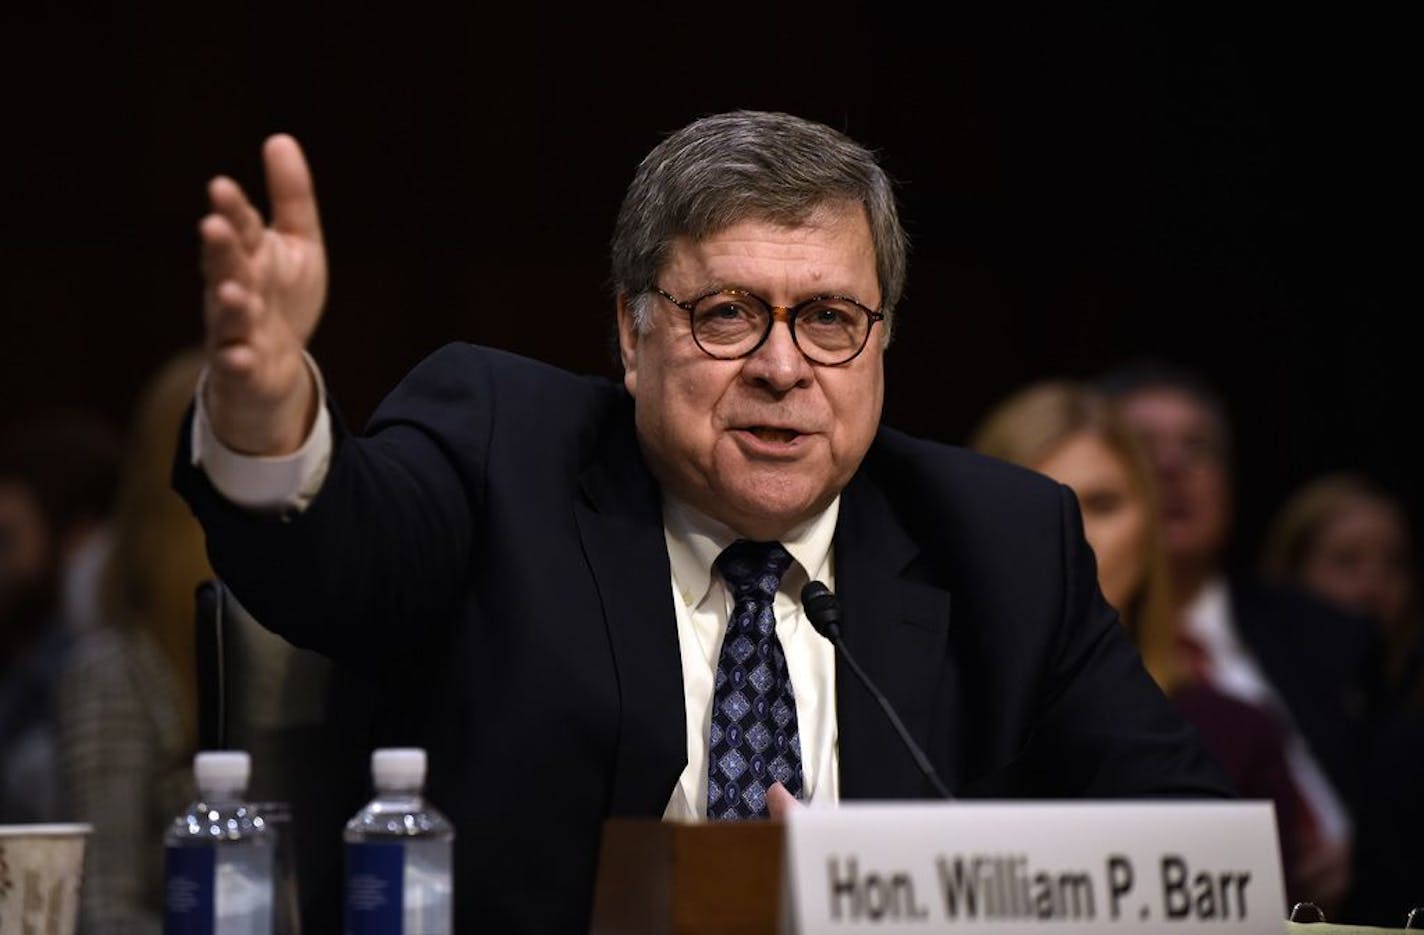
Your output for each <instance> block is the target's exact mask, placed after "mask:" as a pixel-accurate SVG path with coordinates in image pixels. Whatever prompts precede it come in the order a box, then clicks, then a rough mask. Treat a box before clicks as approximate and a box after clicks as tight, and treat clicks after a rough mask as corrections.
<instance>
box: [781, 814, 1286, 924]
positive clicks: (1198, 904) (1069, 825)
mask: <svg viewBox="0 0 1424 935" xmlns="http://www.w3.org/2000/svg"><path fill="white" fill-rule="evenodd" d="M786 843H787V852H786V868H787V887H788V888H787V899H786V901H785V902H784V903H783V908H784V909H786V910H787V912H786V920H785V922H786V930H787V931H788V932H791V933H805V935H810V933H820V932H847V933H849V932H883V931H901V930H905V931H918V932H933V931H953V932H966V933H970V932H994V933H1010V932H1031V933H1043V932H1049V931H1051V932H1065V933H1066V932H1103V931H1120V932H1199V931H1211V932H1221V933H1225V932H1231V933H1238V932H1240V933H1244V932H1252V933H1254V932H1260V933H1270V935H1281V932H1283V931H1284V930H1285V927H1286V925H1285V920H1286V915H1287V911H1288V910H1287V908H1286V903H1285V891H1284V888H1283V886H1282V884H1281V859H1280V848H1279V846H1278V840H1277V837H1276V818H1275V812H1274V810H1273V809H1272V807H1271V804H1270V803H1269V802H1242V801H1233V802H1197V801H1192V802H1180V801H1173V802H1161V803H1158V802H1075V803H1067V802H963V801H961V802H943V803H939V802H936V803H930V804H925V803H915V804H892V803H884V804H881V803H865V802H860V803H842V804H841V805H840V806H839V807H834V808H816V807H809V808H800V809H796V810H795V811H794V813H793V814H792V816H791V817H790V819H789V820H788V822H787V839H786Z"/></svg>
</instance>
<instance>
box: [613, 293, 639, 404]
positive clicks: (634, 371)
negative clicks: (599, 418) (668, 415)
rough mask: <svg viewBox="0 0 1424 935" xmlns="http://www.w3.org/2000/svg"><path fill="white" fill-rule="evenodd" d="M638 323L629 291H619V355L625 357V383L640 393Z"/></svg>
mask: <svg viewBox="0 0 1424 935" xmlns="http://www.w3.org/2000/svg"><path fill="white" fill-rule="evenodd" d="M639 337H640V335H639V334H638V325H637V323H636V322H635V321H634V320H633V308H632V302H631V301H630V300H629V298H628V293H626V292H620V293H618V355H619V356H620V357H622V358H623V385H624V386H625V387H627V389H628V392H629V393H630V394H631V395H633V396H637V395H638V338H639Z"/></svg>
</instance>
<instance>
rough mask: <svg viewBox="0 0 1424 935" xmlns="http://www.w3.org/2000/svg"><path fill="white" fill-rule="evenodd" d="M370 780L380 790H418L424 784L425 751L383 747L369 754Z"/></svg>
mask: <svg viewBox="0 0 1424 935" xmlns="http://www.w3.org/2000/svg"><path fill="white" fill-rule="evenodd" d="M371 781H372V782H373V783H375V786H376V789H377V790H378V791H381V792H410V791H419V790H420V789H421V787H422V786H424V785H425V751H424V750H422V749H420V748H419V747H385V748H383V749H380V750H377V751H375V752H374V753H372V754H371Z"/></svg>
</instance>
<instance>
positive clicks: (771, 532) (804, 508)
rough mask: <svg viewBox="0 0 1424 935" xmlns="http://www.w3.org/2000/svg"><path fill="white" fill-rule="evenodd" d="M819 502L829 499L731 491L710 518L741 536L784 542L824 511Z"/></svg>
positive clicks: (716, 506) (721, 499)
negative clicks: (782, 540)
mask: <svg viewBox="0 0 1424 935" xmlns="http://www.w3.org/2000/svg"><path fill="white" fill-rule="evenodd" d="M822 500H825V501H826V502H829V500H830V498H829V497H816V496H814V495H812V494H811V493H810V492H800V493H796V494H792V493H791V492H790V491H784V492H779V495H777V496H766V495H765V492H764V491H762V492H756V491H749V492H743V491H731V492H728V493H727V494H726V495H724V496H722V497H721V498H719V499H718V500H717V501H716V503H715V504H714V509H715V510H716V512H715V513H713V514H712V518H713V519H716V520H717V521H718V522H721V523H723V524H724V525H727V526H729V527H731V528H732V530H733V531H735V532H736V533H737V534H738V535H740V536H745V537H747V538H749V539H756V540H759V541H770V540H775V539H781V538H783V537H784V536H785V535H786V534H787V533H788V532H790V531H791V530H792V529H795V528H796V527H797V526H799V525H801V524H802V523H805V522H806V521H807V520H809V519H811V518H812V517H814V516H815V515H816V514H817V513H819V512H820V511H821V510H822V509H824V504H823V503H822Z"/></svg>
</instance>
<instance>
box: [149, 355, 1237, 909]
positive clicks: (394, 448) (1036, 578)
mask: <svg viewBox="0 0 1424 935" xmlns="http://www.w3.org/2000/svg"><path fill="white" fill-rule="evenodd" d="M183 438H184V439H186V438H187V435H186V434H184V436H183ZM187 462H188V452H187V450H186V448H184V449H183V450H181V451H180V452H179V455H178V462H177V465H176V475H175V483H176V486H177V487H178V489H179V490H180V491H181V492H182V494H183V495H184V496H185V497H186V498H187V499H188V501H189V502H190V503H191V504H192V506H193V508H194V510H195V512H196V513H197V515H198V517H199V519H200V520H201V521H202V523H203V525H204V527H205V528H206V529H207V531H208V548H209V552H210V555H211V557H212V560H213V565H214V567H215V568H216V569H217V571H218V572H219V574H220V575H221V576H222V577H223V578H224V579H226V581H227V582H228V584H229V585H230V586H231V587H232V589H233V590H234V592H235V593H236V594H237V596H238V597H239V598H240V600H241V601H242V602H243V604H244V606H246V607H247V608H248V609H249V610H250V611H251V612H252V613H253V614H254V615H255V616H256V617H257V618H258V619H259V620H261V621H262V622H263V623H264V624H266V625H267V626H269V627H272V628H273V629H275V630H277V631H278V632H280V633H282V634H283V635H285V636H286V637H287V638H288V639H290V640H291V641H293V642H294V643H297V644H298V645H304V646H309V647H312V648H316V649H318V650H321V651H322V652H325V653H327V654H329V655H332V656H333V657H335V658H337V659H339V660H343V661H345V662H347V663H349V664H352V665H355V666H359V667H362V668H363V670H364V671H365V672H367V673H368V675H369V678H370V679H371V684H372V685H373V689H374V690H377V691H380V692H381V693H382V694H383V696H385V697H386V698H388V699H390V700H391V701H392V702H393V703H399V704H400V705H401V706H402V707H403V708H404V709H405V712H406V715H407V716H406V719H405V721H404V727H403V729H404V730H405V731H406V734H405V736H404V737H403V738H400V739H402V740H403V742H407V743H411V742H414V743H420V744H423V745H425V746H427V747H428V748H429V750H430V757H431V764H432V775H431V779H430V784H429V786H430V795H431V798H432V799H433V800H434V801H436V802H437V803H439V804H440V805H441V806H442V807H443V808H444V809H445V810H446V811H447V812H448V813H449V814H450V816H451V817H452V819H453V820H454V822H455V825H456V827H457V829H458V832H457V843H456V867H457V871H456V873H457V890H456V892H457V894H458V906H457V914H458V916H459V917H461V918H462V919H463V920H464V922H465V924H470V923H473V922H474V921H475V920H480V921H481V922H488V923H489V924H490V925H491V928H490V930H491V931H516V930H525V929H527V930H531V931H576V930H586V926H587V916H588V911H589V908H590V900H591V895H592V884H593V879H594V871H595V860H596V857H597V848H598V843H599V835H600V831H601V825H602V822H603V820H604V819H605V818H607V817H609V816H648V817H656V816H660V815H661V814H662V812H663V809H664V808H665V807H666V805H667V801H668V798H669V795H670V794H671V791H672V789H673V786H674V783H675V782H676V781H677V777H678V775H679V773H680V772H681V770H682V769H683V766H684V763H685V760H686V746H687V737H686V727H685V720H684V712H683V683H682V674H681V665H680V660H679V654H678V643H677V629H676V625H675V622H674V619H675V618H674V611H673V603H672V602H673V595H672V591H671V586H670V571H669V566H668V557H667V550H666V545H665V542H664V537H663V527H662V520H661V503H660V495H659V491H658V487H657V485H656V483H655V482H654V480H653V478H652V476H651V475H650V474H649V472H648V470H647V468H646V466H645V464H644V462H643V459H642V456H641V453H640V450H639V446H638V443H637V439H636V437H635V435H634V430H633V402H632V400H631V399H630V398H629V396H628V395H627V394H626V392H624V390H623V389H622V388H621V386H618V385H617V384H614V383H611V382H609V381H607V380H602V379H592V378H583V377H576V376H573V375H571V374H568V373H565V372H563V371H560V370H557V369H554V368H552V367H549V366H546V365H543V364H539V363H536V362H533V361H529V360H525V359H522V358H518V357H515V356H512V355H509V354H505V353H502V352H498V351H493V350H488V349H481V348H477V347H473V346H468V345H451V346H448V347H446V348H443V349H441V350H440V351H438V352H437V353H435V354H434V355H432V356H431V357H430V358H429V359H428V360H426V361H425V362H424V363H422V364H421V365H420V366H418V367H417V368H416V369H415V370H414V371H412V373H411V374H410V375H409V376H408V377H407V378H406V379H405V380H404V381H403V382H402V383H401V384H400V386H399V387H397V389H396V390H395V391H394V392H393V393H392V394H391V395H390V396H389V397H388V398H387V399H386V401H385V402H383V403H382V405H381V406H380V408H379V409H378V411H377V413H376V415H375V416H374V417H373V420H372V422H371V425H370V426H369V429H368V432H367V437H365V438H355V437H350V436H348V435H347V434H346V433H345V432H344V430H342V429H340V428H339V427H338V428H337V430H336V439H335V452H334V454H333V458H332V462H331V467H330V472H329V474H328V477H327V480H326V482H325V485H324V486H323V488H322V490H321V493H320V494H319V496H318V497H317V498H316V499H315V501H314V502H313V503H312V504H311V506H310V507H309V508H308V509H307V510H306V511H304V512H302V513H301V514H298V515H292V514H287V515H283V516H266V515H257V514H253V513H250V512H247V511H244V510H241V509H238V508H235V507H233V506H232V505H230V504H228V503H227V502H226V501H225V500H224V499H223V498H222V497H220V496H219V495H217V494H216V492H215V491H213V490H212V488H211V487H210V485H209V484H208V482H207V480H206V477H205V475H204V474H202V473H201V472H200V471H197V470H194V469H192V468H191V467H190V466H189V465H188V463H187ZM834 554H835V563H836V582H837V589H838V592H839V594H840V597H841V600H842V604H843V606H844V610H845V615H846V624H845V628H844V629H845V638H846V641H847V643H848V644H849V645H850V646H851V648H852V649H853V651H854V653H855V654H856V655H857V657H858V660H859V661H860V663H861V665H862V666H863V667H864V668H865V669H866V670H867V671H868V672H869V674H870V675H871V677H872V678H873V679H875V680H876V681H877V682H878V683H879V685H880V686H881V687H882V688H883V689H884V691H885V692H886V694H887V695H888V696H889V697H890V700H891V701H892V702H893V704H894V705H895V707H896V708H897V709H898V711H899V713H900V715H901V717H902V718H903V720H904V721H905V723H906V725H907V726H908V728H909V729H910V731H911V732H912V733H913V734H914V735H915V737H917V738H918V740H919V742H920V743H921V744H922V745H923V746H924V747H925V748H926V750H927V751H928V754H929V756H930V758H931V760H933V762H934V764H935V766H936V769H937V770H938V771H939V773H940V775H941V776H942V777H943V778H944V780H945V782H946V783H947V784H948V785H949V787H950V788H951V789H952V790H954V792H955V793H956V794H957V795H960V796H966V797H967V796H992V797H1009V796H1024V797H1045V798H1047V797H1072V796H1085V797H1110V796H1156V795H1187V796H1195V795H1206V796H1216V795H1229V794H1231V790H1230V788H1229V783H1228V781H1227V780H1226V779H1225V778H1224V776H1223V775H1222V774H1221V772H1220V771H1219V768H1218V767H1217V766H1216V764H1215V763H1214V762H1213V761H1211V760H1210V759H1209V757H1208V756H1207V754H1206V753H1205V752H1204V750H1203V748H1202V746H1201V745H1200V743H1199V740H1198V737H1197V735H1196V734H1195V732H1194V731H1193V730H1192V729H1191V728H1190V727H1188V726H1187V725H1186V724H1185V722H1184V721H1183V720H1182V718H1181V717H1180V716H1179V715H1178V714H1177V712H1176V711H1175V709H1174V708H1173V707H1172V705H1171V704H1170V703H1169V702H1168V701H1167V700H1166V699H1165V698H1164V697H1163V696H1162V694H1161V693H1160V692H1159V691H1158V690H1157V689H1156V687H1155V686H1154V684H1153V683H1152V682H1151V681H1150V679H1149V678H1148V676H1147V675H1146V674H1145V672H1144V670H1143V668H1142V666H1141V664H1140V661H1139V658H1138V656H1137V653H1136V652H1135V650H1134V648H1133V647H1132V645H1131V644H1130V643H1129V641H1128V639H1127V638H1126V637H1125V636H1124V633H1123V630H1122V628H1121V627H1120V626H1119V624H1118V622H1117V619H1116V617H1115V615H1114V614H1113V612H1112V611H1111V609H1110V608H1109V607H1108V605H1107V604H1106V603H1105V602H1104V601H1103V599H1102V597H1101V595H1100V593H1099V591H1098V587H1097V583H1096V571H1095V567H1094V563H1093V558H1092V554H1091V552H1090V550H1089V549H1088V547H1087V545H1086V543H1085V541H1084V539H1083V534H1082V529H1081V523H1080V519H1079V515H1078V511H1077V505H1076V500H1075V499H1074V497H1073V495H1072V493H1071V492H1070V491H1068V489H1067V488H1065V487H1062V486H1060V485H1057V484H1054V483H1052V482H1050V481H1048V480H1047V479H1045V478H1043V477H1041V476H1039V475H1037V474H1033V473H1030V472H1028V471H1024V470H1020V469H1017V468H1013V467H1010V466H1007V465H1005V464H1003V463H1000V462H996V461H991V460H988V459H986V458H983V457H979V456H977V455H973V454H970V453H968V452H965V451H962V450H959V449H955V448H950V447H947V446H943V445H938V444H931V443H928V442H924V441H918V440H915V439H912V438H909V437H906V436H904V435H902V434H899V433H896V432H893V431H891V430H889V429H885V430H882V431H881V432H880V433H879V435H878V437H877V438H876V440H875V443H874V445H873V446H872V448H871V450H870V453H869V455H868V456H867V458H866V460H865V462H864V464H863V466H862V468H861V470H860V471H859V473H858V474H857V475H856V476H855V478H854V479H853V480H852V481H851V483H850V484H849V486H848V487H847V488H846V489H845V491H844V493H843V497H842V502H841V509H840V518H839V523H838V525H837V529H836V534H835V539H834ZM836 678H837V710H836V714H837V719H838V729H839V752H840V772H841V793H842V796H843V797H844V798H846V799H911V798H921V797H928V796H929V795H930V792H929V789H928V786H927V784H926V783H925V781H924V779H923V778H922V776H921V775H920V773H919V772H918V771H917V769H916V767H915V765H914V761H913V760H912V758H911V757H910V755H909V754H908V753H906V752H905V751H904V750H903V749H902V748H901V745H900V743H899V741H898V739H897V738H896V737H895V735H894V734H893V732H892V730H891V729H890V728H889V726H888V725H887V724H886V723H885V721H884V715H883V713H882V712H881V711H880V710H879V709H878V708H877V707H876V706H875V703H874V702H873V701H872V699H871V697H870V695H869V694H868V693H867V692H866V691H865V690H864V689H863V688H862V687H861V686H860V685H859V684H858V683H857V682H856V681H855V680H854V678H853V677H852V676H851V675H850V673H849V672H848V671H845V670H844V669H841V668H838V669H837V675H836Z"/></svg>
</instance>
